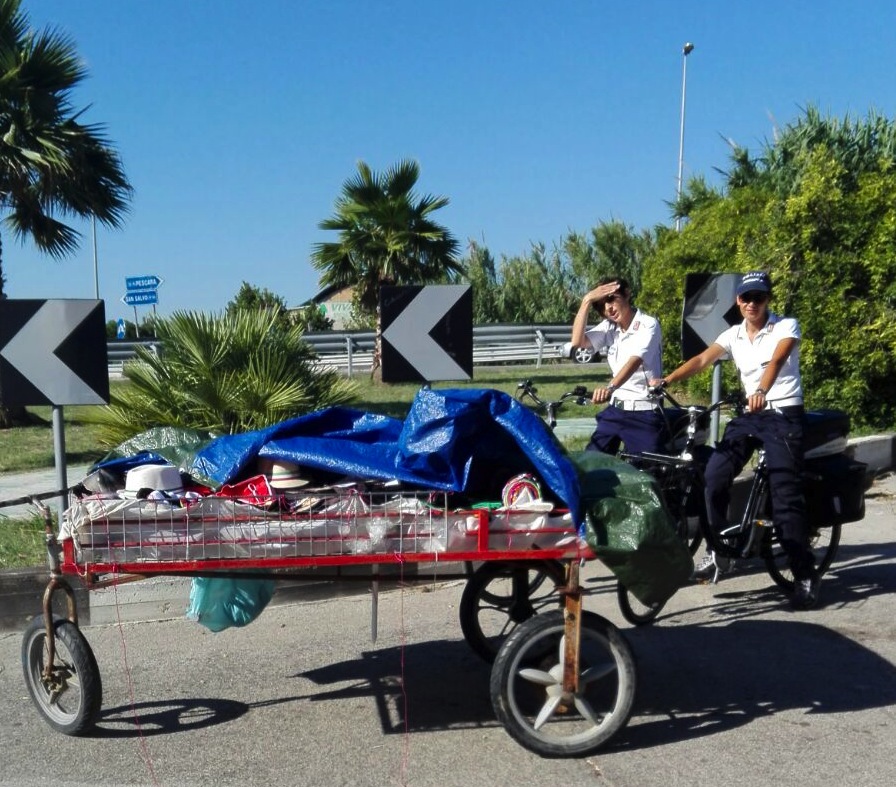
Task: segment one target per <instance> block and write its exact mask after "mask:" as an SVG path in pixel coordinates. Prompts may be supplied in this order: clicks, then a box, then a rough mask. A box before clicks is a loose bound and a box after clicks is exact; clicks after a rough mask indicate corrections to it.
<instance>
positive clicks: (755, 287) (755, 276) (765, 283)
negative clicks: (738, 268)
mask: <svg viewBox="0 0 896 787" xmlns="http://www.w3.org/2000/svg"><path fill="white" fill-rule="evenodd" d="M771 291H772V280H771V279H770V278H769V275H768V274H767V273H766V272H765V271H750V272H749V273H745V274H744V275H743V278H742V279H741V280H740V284H738V285H737V294H738V295H743V294H744V293H745V292H771Z"/></svg>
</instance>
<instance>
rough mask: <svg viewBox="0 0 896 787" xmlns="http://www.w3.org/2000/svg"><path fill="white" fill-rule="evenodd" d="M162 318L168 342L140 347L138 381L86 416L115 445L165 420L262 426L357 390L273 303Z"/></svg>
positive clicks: (134, 373) (158, 325)
mask: <svg viewBox="0 0 896 787" xmlns="http://www.w3.org/2000/svg"><path fill="white" fill-rule="evenodd" d="M154 327H155V330H156V337H157V338H158V340H159V343H160V351H159V352H158V353H155V352H153V351H151V350H148V349H146V348H145V347H140V348H138V349H137V360H136V361H131V362H129V363H127V364H125V367H124V376H125V378H127V380H128V381H129V384H128V385H126V386H115V387H114V389H113V391H112V402H111V404H110V405H109V406H108V407H102V408H95V409H92V411H91V412H90V413H89V414H88V415H87V416H86V417H87V418H88V419H89V420H90V421H91V422H92V423H96V424H99V425H101V427H102V428H101V429H100V430H99V431H100V440H101V442H102V443H103V444H104V445H105V446H106V447H112V446H115V445H118V444H119V443H121V442H123V441H124V440H127V439H129V438H131V437H133V436H134V435H136V434H139V433H140V432H143V431H146V430H147V429H151V428H154V427H157V426H164V427H176V428H182V429H192V430H198V431H202V432H210V433H212V434H216V435H217V434H232V433H235V432H242V431H246V430H250V429H260V428H262V427H265V426H271V425H272V424H275V423H278V422H280V421H283V420H286V419H287V418H292V417H294V416H297V415H302V414H304V413H309V412H312V411H314V410H319V409H321V408H323V407H329V406H332V405H340V404H347V403H349V402H351V401H352V400H353V399H354V397H355V396H356V385H355V384H354V383H353V382H351V381H350V380H346V379H344V378H343V377H342V376H341V375H340V374H339V372H337V371H335V370H332V369H325V368H320V367H319V366H318V365H317V364H316V363H315V361H316V357H317V355H316V353H315V352H314V349H313V348H312V347H311V345H310V344H308V342H306V341H304V339H303V338H302V337H303V329H302V326H300V325H297V324H286V323H284V322H283V321H281V320H280V319H279V317H278V315H277V313H276V312H275V311H273V310H270V309H253V310H249V309H234V310H231V311H228V312H225V313H224V314H223V315H220V316H217V315H207V314H202V313H199V312H176V313H175V314H173V315H172V316H171V317H168V318H160V319H158V320H156V321H155V323H154Z"/></svg>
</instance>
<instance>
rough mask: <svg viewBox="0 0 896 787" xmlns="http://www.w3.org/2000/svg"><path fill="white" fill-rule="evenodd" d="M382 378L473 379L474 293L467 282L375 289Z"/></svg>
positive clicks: (411, 380)
mask: <svg viewBox="0 0 896 787" xmlns="http://www.w3.org/2000/svg"><path fill="white" fill-rule="evenodd" d="M380 313H381V314H382V318H383V341H382V351H383V357H382V364H383V382H384V383H400V382H435V381H436V380H469V379H471V378H472V377H473V293H472V290H471V289H470V285H469V284H431V285H416V286H406V287H381V288H380Z"/></svg>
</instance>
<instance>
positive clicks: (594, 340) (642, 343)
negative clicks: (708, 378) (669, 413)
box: [571, 276, 665, 454]
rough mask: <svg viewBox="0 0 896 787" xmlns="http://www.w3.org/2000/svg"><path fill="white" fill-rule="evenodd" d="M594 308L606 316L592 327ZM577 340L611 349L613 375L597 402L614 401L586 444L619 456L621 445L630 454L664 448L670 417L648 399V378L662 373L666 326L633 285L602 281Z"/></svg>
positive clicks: (576, 328) (587, 302)
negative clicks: (640, 304)
mask: <svg viewBox="0 0 896 787" xmlns="http://www.w3.org/2000/svg"><path fill="white" fill-rule="evenodd" d="M592 308H594V309H596V310H597V312H598V313H599V314H600V315H601V316H602V317H603V318H604V319H603V320H602V321H601V322H600V323H599V324H598V325H596V326H595V327H593V328H591V329H588V316H589V314H590V311H591V309H592ZM571 339H572V344H573V346H575V347H591V348H593V349H595V350H597V351H598V352H602V353H606V356H607V363H608V364H609V366H610V371H611V372H612V377H611V379H610V383H609V384H608V385H607V386H604V387H598V388H595V389H594V393H593V395H592V397H591V401H592V402H594V403H595V404H604V403H607V402H609V406H608V407H606V408H604V409H603V410H602V411H601V412H600V413H598V415H597V428H596V429H595V431H594V434H593V435H592V436H591V441H590V442H589V443H588V446H587V447H586V448H587V450H591V451H603V452H604V453H609V454H615V453H617V452H618V451H619V447H620V444H623V445H624V446H625V450H626V451H627V452H629V453H633V454H640V453H643V452H644V451H661V450H662V449H663V442H664V436H665V420H664V419H663V417H662V414H661V412H660V408H659V406H658V404H657V402H656V401H655V400H653V399H650V398H649V397H648V382H649V380H651V379H652V378H654V377H659V376H660V375H661V374H662V332H661V331H660V324H659V322H657V320H656V319H655V318H653V317H651V316H650V315H649V314H644V312H642V311H641V310H640V309H637V308H635V306H634V305H633V304H632V293H631V287H630V286H629V283H628V282H627V281H626V280H625V279H622V278H620V277H618V276H612V277H609V278H606V279H603V280H602V281H600V282H599V283H598V284H597V286H596V287H594V289H592V290H591V291H589V292H588V293H586V294H585V296H584V297H583V298H582V303H581V305H580V306H579V310H578V312H577V313H576V317H575V320H574V322H573V326H572V337H571Z"/></svg>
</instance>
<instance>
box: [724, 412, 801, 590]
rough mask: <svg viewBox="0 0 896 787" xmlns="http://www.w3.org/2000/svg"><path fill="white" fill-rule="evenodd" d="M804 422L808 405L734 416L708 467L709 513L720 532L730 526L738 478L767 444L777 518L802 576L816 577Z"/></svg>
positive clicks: (786, 547) (779, 531)
mask: <svg viewBox="0 0 896 787" xmlns="http://www.w3.org/2000/svg"><path fill="white" fill-rule="evenodd" d="M803 426H804V411H803V408H802V406H796V407H784V408H781V410H780V411H775V410H762V411H761V412H758V413H748V414H745V415H742V416H738V417H737V418H733V419H732V420H731V421H730V422H729V424H728V426H727V428H726V429H725V436H724V438H723V439H722V441H721V442H720V443H719V444H718V445H717V446H716V449H715V451H714V452H713V453H712V456H711V457H710V459H709V463H708V464H707V466H706V513H707V517H708V519H709V524H710V526H711V527H712V528H713V529H714V531H715V532H719V531H720V530H722V529H724V528H725V527H726V526H727V524H728V504H729V503H730V501H731V486H732V484H733V483H734V479H735V478H736V477H737V475H738V474H739V473H740V472H741V470H743V469H744V467H745V466H746V464H747V461H748V460H749V459H750V456H751V455H752V454H753V451H754V450H755V449H756V448H758V447H759V446H760V445H762V446H763V447H764V448H765V460H766V465H767V466H768V471H769V495H770V497H771V503H772V521H773V522H774V526H775V528H776V532H777V534H778V538H779V539H780V542H781V547H782V548H783V549H784V551H785V552H786V553H787V557H788V559H789V561H790V569H791V571H792V572H793V575H794V578H796V579H805V578H807V577H810V576H812V574H813V572H814V570H815V562H814V557H813V555H812V550H811V549H809V530H808V525H807V522H806V503H805V500H804V498H803V486H802V480H801V473H802V470H803Z"/></svg>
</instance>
